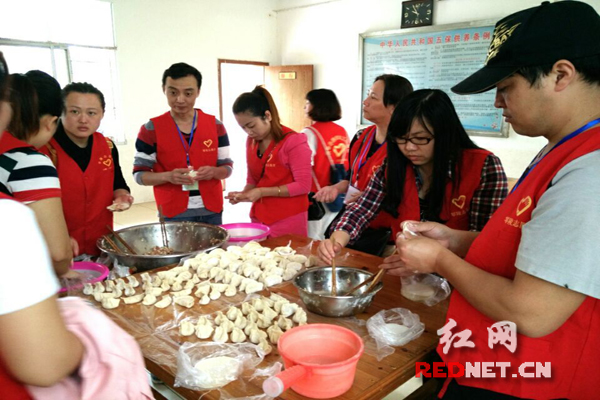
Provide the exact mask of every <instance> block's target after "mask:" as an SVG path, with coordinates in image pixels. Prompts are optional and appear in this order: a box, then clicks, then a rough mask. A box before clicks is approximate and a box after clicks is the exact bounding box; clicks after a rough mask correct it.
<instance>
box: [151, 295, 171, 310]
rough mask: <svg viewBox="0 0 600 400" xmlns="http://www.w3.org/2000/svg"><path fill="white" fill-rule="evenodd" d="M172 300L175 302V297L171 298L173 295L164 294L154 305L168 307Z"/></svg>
mask: <svg viewBox="0 0 600 400" xmlns="http://www.w3.org/2000/svg"><path fill="white" fill-rule="evenodd" d="M172 302H173V299H171V296H163V298H162V299H160V301H157V302H156V303H154V307H157V308H166V307H168V306H170V305H171V303H172Z"/></svg>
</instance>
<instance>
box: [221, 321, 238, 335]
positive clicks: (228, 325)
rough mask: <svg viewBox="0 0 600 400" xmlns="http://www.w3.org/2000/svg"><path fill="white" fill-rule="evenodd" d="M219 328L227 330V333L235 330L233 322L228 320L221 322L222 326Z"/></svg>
mask: <svg viewBox="0 0 600 400" xmlns="http://www.w3.org/2000/svg"><path fill="white" fill-rule="evenodd" d="M219 326H221V327H222V328H223V329H225V331H226V332H227V333H229V332H231V331H232V330H233V328H235V326H234V325H233V321H230V320H228V319H226V320H224V321H223V322H221V324H220V325H219Z"/></svg>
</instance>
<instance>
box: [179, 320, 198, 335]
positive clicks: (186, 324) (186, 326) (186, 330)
mask: <svg viewBox="0 0 600 400" xmlns="http://www.w3.org/2000/svg"><path fill="white" fill-rule="evenodd" d="M195 331H196V327H195V326H194V324H192V323H191V322H190V321H181V323H180V324H179V334H180V335H181V336H191V335H193V334H194V332H195Z"/></svg>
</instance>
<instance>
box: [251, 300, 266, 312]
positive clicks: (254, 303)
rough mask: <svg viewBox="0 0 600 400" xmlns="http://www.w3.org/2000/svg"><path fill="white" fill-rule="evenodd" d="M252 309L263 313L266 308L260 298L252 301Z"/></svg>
mask: <svg viewBox="0 0 600 400" xmlns="http://www.w3.org/2000/svg"><path fill="white" fill-rule="evenodd" d="M252 307H254V309H255V310H256V311H258V312H261V311H262V310H263V309H264V308H265V303H264V302H263V301H262V299H260V298H258V299H254V300H252Z"/></svg>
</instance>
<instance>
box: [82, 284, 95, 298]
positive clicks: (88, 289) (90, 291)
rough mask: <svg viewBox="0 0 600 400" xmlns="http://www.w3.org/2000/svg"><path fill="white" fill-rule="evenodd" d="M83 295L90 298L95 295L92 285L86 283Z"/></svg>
mask: <svg viewBox="0 0 600 400" xmlns="http://www.w3.org/2000/svg"><path fill="white" fill-rule="evenodd" d="M83 294H85V295H88V296H89V295H92V294H94V286H93V285H92V284H91V283H84V284H83Z"/></svg>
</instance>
